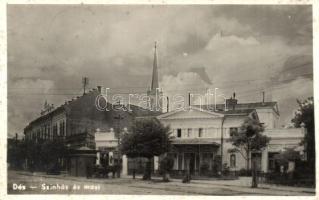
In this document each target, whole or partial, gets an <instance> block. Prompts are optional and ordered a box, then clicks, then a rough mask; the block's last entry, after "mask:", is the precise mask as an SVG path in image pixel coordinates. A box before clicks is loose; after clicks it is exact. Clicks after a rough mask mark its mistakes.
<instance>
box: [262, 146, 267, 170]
mask: <svg viewBox="0 0 319 200" xmlns="http://www.w3.org/2000/svg"><path fill="white" fill-rule="evenodd" d="M261 170H262V171H263V172H268V148H267V147H266V148H265V149H264V150H263V152H262V154H261Z"/></svg>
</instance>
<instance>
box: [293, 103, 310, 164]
mask: <svg viewBox="0 0 319 200" xmlns="http://www.w3.org/2000/svg"><path fill="white" fill-rule="evenodd" d="M297 103H298V106H299V108H298V110H297V111H296V112H295V116H294V118H293V119H292V120H291V122H292V123H293V124H294V126H295V127H297V128H299V127H301V124H302V123H303V124H304V125H305V128H306V129H307V132H306V134H305V137H304V139H303V141H302V144H305V146H306V152H307V161H308V163H309V165H310V167H311V169H312V170H314V169H315V157H316V156H315V130H314V128H315V123H314V101H313V97H309V98H307V99H306V100H304V101H300V100H297Z"/></svg>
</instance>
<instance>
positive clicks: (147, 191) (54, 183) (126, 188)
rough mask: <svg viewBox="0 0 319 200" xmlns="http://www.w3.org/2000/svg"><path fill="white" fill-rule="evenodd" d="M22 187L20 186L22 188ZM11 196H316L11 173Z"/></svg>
mask: <svg viewBox="0 0 319 200" xmlns="http://www.w3.org/2000/svg"><path fill="white" fill-rule="evenodd" d="M19 186H20V187H19ZM8 193H9V194H136V195H139V194H143V195H303V196H304V195H314V194H310V193H302V192H291V191H279V190H277V191H273V190H269V189H262V188H258V189H252V188H249V187H245V186H233V185H232V186H229V185H228V186H227V185H218V184H210V183H209V182H207V181H206V182H199V181H193V182H192V183H190V184H183V183H181V182H180V180H178V181H177V180H174V181H172V182H169V183H163V182H160V181H156V180H152V181H142V180H140V179H135V180H133V179H130V178H120V179H111V178H110V179H86V178H78V177H69V176H67V177H62V176H47V175H41V174H40V175H31V174H30V173H23V172H17V171H8Z"/></svg>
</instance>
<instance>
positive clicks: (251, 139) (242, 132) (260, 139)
mask: <svg viewBox="0 0 319 200" xmlns="http://www.w3.org/2000/svg"><path fill="white" fill-rule="evenodd" d="M263 131H264V127H263V125H262V124H260V123H259V121H257V120H254V119H251V118H247V119H246V120H245V121H244V123H243V124H242V125H241V127H240V128H239V130H238V131H237V132H235V133H234V134H233V135H232V136H231V138H230V140H231V142H232V144H233V145H234V146H235V147H236V148H235V149H233V151H239V152H241V153H242V155H243V157H244V158H245V159H248V156H247V155H248V154H249V152H252V151H260V150H262V149H263V148H264V147H266V146H267V144H268V143H269V141H270V138H269V137H267V136H265V135H263V134H262V132H263Z"/></svg>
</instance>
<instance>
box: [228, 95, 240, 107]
mask: <svg viewBox="0 0 319 200" xmlns="http://www.w3.org/2000/svg"><path fill="white" fill-rule="evenodd" d="M237 102H238V100H237V99H236V93H235V92H234V93H233V96H232V97H230V98H229V99H226V107H227V109H228V110H235V107H236V104H237Z"/></svg>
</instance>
